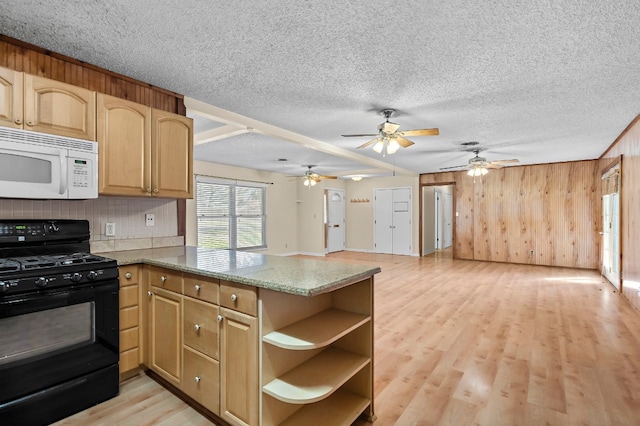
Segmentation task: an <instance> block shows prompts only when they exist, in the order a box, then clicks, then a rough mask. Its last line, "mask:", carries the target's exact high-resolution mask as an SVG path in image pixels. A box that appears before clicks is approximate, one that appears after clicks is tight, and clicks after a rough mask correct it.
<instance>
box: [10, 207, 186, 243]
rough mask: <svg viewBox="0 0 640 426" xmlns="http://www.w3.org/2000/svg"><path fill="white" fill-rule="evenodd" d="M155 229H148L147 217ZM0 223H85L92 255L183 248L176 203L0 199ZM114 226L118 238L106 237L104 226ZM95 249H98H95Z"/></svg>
mask: <svg viewBox="0 0 640 426" xmlns="http://www.w3.org/2000/svg"><path fill="white" fill-rule="evenodd" d="M147 213H152V214H153V215H154V216H155V220H154V222H155V226H145V214H147ZM1 219H86V220H88V221H89V226H90V231H91V246H92V251H96V252H97V251H112V250H128V249H134V248H149V247H154V246H155V247H160V246H167V245H182V244H183V241H184V240H183V238H182V237H178V236H177V234H178V224H177V203H176V200H172V199H164V198H133V197H131V198H130V197H108V196H101V197H99V198H97V199H92V200H27V199H24V200H23V199H7V198H4V199H0V220H1ZM107 222H111V223H115V225H116V228H115V229H116V232H115V236H113V237H107V236H106V235H104V233H105V224H106V223H107ZM94 247H95V248H94Z"/></svg>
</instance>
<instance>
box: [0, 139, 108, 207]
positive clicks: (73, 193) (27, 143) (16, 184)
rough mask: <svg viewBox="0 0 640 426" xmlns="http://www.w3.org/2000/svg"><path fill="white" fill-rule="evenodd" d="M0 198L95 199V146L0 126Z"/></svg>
mask: <svg viewBox="0 0 640 426" xmlns="http://www.w3.org/2000/svg"><path fill="white" fill-rule="evenodd" d="M0 197H4V198H33V199H86V198H98V144H97V143H96V142H92V141H87V140H83V139H75V138H68V137H64V136H56V135H50V134H47V133H40V132H32V131H29V130H21V129H12V128H9V127H0Z"/></svg>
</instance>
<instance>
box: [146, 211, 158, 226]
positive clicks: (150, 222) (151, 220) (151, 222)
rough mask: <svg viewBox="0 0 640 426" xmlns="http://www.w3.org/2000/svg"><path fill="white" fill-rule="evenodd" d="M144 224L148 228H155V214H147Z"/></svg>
mask: <svg viewBox="0 0 640 426" xmlns="http://www.w3.org/2000/svg"><path fill="white" fill-rule="evenodd" d="M144 224H145V225H146V226H155V224H156V217H155V215H154V214H153V213H147V214H145V215H144Z"/></svg>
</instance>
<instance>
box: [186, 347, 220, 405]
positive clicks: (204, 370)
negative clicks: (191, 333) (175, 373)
mask: <svg viewBox="0 0 640 426" xmlns="http://www.w3.org/2000/svg"><path fill="white" fill-rule="evenodd" d="M182 351H183V352H182V353H183V358H182V359H183V361H184V369H183V375H182V377H183V381H182V390H183V391H184V393H186V394H187V395H189V396H190V397H191V398H193V399H195V400H196V401H197V402H198V403H200V404H202V405H203V406H204V407H205V408H207V409H208V410H210V411H211V412H212V413H214V414H216V415H217V414H219V413H220V363H219V362H218V361H216V360H215V359H213V358H209V357H208V356H206V355H203V354H202V353H200V352H198V351H195V350H193V349H191V348H190V347H188V346H184V347H183V350H182Z"/></svg>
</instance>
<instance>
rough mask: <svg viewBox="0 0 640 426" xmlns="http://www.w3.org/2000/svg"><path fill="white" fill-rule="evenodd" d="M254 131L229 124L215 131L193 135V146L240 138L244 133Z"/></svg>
mask: <svg viewBox="0 0 640 426" xmlns="http://www.w3.org/2000/svg"><path fill="white" fill-rule="evenodd" d="M251 131H253V129H251V128H249V127H241V126H236V125H235V124H227V125H225V126H221V127H216V128H215V129H210V130H205V131H204V132H200V133H197V134H195V135H193V144H194V145H200V144H203V143H208V142H213V141H219V140H220V139H226V138H230V137H232V136H238V135H241V134H243V133H248V132H251Z"/></svg>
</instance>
